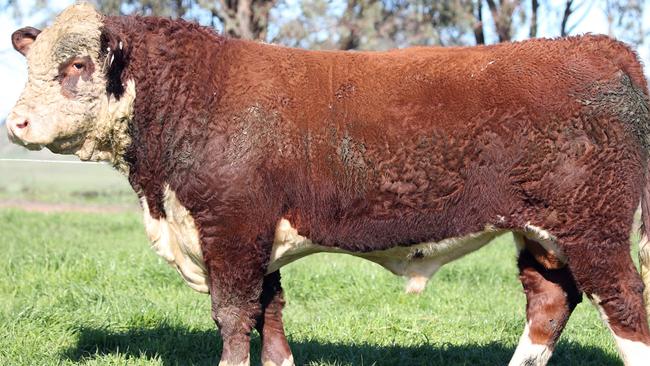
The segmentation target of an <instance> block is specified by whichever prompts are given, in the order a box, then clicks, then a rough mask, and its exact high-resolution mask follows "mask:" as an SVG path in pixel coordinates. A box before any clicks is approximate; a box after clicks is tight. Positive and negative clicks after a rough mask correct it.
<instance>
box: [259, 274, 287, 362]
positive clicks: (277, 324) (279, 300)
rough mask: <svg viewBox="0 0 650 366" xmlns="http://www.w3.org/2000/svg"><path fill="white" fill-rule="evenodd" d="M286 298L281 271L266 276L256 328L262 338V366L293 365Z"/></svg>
mask: <svg viewBox="0 0 650 366" xmlns="http://www.w3.org/2000/svg"><path fill="white" fill-rule="evenodd" d="M283 307H284V298H283V294H282V286H281V285H280V271H275V272H273V273H271V274H269V275H267V276H266V277H264V285H263V290H262V314H261V315H260V317H259V318H258V321H257V324H256V325H255V328H256V329H257V331H258V332H259V334H260V337H261V338H262V366H293V365H294V363H293V355H292V354H291V349H290V348H289V343H288V342H287V339H286V337H285V335H284V325H283V324H282V308H283Z"/></svg>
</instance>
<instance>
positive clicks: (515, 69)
mask: <svg viewBox="0 0 650 366" xmlns="http://www.w3.org/2000/svg"><path fill="white" fill-rule="evenodd" d="M12 41H13V44H14V47H15V48H16V49H17V50H18V51H19V52H21V53H22V54H24V55H26V56H27V62H28V66H29V79H28V82H27V85H26V87H25V90H24V91H23V93H22V95H21V97H20V99H19V101H18V102H17V104H16V106H15V108H14V109H13V111H12V112H11V114H10V116H9V118H8V120H7V127H8V130H9V136H10V137H11V139H12V140H13V141H15V142H17V143H19V144H22V145H24V146H26V147H28V148H34V149H38V148H41V147H47V148H49V149H50V150H52V151H54V152H57V153H65V154H76V155H77V156H79V157H80V158H81V159H82V160H103V161H109V162H111V163H112V164H113V165H114V166H115V167H116V168H117V169H118V170H119V171H121V172H122V173H124V174H125V175H127V176H128V179H129V182H130V183H131V185H132V186H133V189H134V190H135V192H137V194H138V196H139V197H140V199H141V202H142V207H143V210H144V222H145V226H146V231H147V233H148V235H149V238H150V239H151V242H152V245H153V248H154V249H155V250H156V251H157V252H158V254H160V255H161V256H163V257H164V258H165V259H166V260H167V261H169V263H170V264H172V265H173V266H175V267H176V268H177V269H178V271H179V272H180V274H181V275H182V277H183V279H184V280H185V281H187V283H188V284H189V285H190V286H191V287H192V288H194V289H195V290H198V291H201V292H206V293H209V294H210V296H211V299H212V316H213V318H214V320H215V322H216V324H217V325H218V327H219V330H220V332H221V336H222V339H223V353H222V355H221V363H220V364H221V365H246V364H248V363H249V340H250V333H251V331H252V329H253V328H256V329H257V330H258V332H259V333H260V334H261V336H262V342H263V345H262V361H263V363H264V365H285V366H286V365H292V364H293V357H292V355H291V351H290V349H289V345H288V343H287V340H286V339H285V336H284V330H283V326H282V315H281V311H282V307H283V305H284V300H283V296H282V288H281V286H280V274H279V269H280V267H282V266H283V265H286V264H287V263H290V262H292V261H294V260H296V259H298V258H300V257H303V256H305V255H308V254H311V253H315V252H340V253H348V254H353V255H355V256H359V257H363V258H367V259H369V260H371V261H373V262H376V263H379V264H380V265H382V266H384V267H386V268H387V269H389V270H390V271H392V272H394V273H396V274H399V275H403V276H406V277H408V278H410V281H409V289H410V290H411V291H419V290H421V288H422V286H423V285H424V283H426V281H427V280H428V279H429V278H430V277H431V276H432V275H433V274H434V272H436V270H438V269H439V268H440V267H441V266H442V265H444V264H445V263H448V262H450V261H452V260H454V259H457V258H459V257H461V256H463V255H464V254H466V253H468V252H471V251H473V250H476V249H478V248H480V247H481V246H483V245H484V244H486V243H487V242H488V241H490V239H492V238H493V237H495V236H496V235H499V234H501V233H505V232H512V233H514V237H515V241H516V243H517V245H518V248H519V250H520V255H519V260H518V264H519V269H520V279H521V281H522V284H523V287H524V291H525V294H526V297H527V301H528V305H527V307H526V311H527V323H526V327H525V331H524V334H523V335H522V337H521V341H520V343H519V346H518V347H517V349H516V351H515V354H514V356H513V358H512V360H511V364H513V365H524V364H525V365H543V364H546V362H547V361H548V359H549V357H550V356H551V353H552V351H553V349H554V346H555V344H556V341H557V339H558V337H559V336H560V333H561V332H562V329H563V328H564V326H565V324H566V322H567V320H568V318H569V315H570V314H571V312H572V310H573V309H574V307H575V306H576V304H578V303H579V302H580V301H581V298H582V294H583V293H585V294H586V295H587V297H588V298H589V299H590V300H591V301H592V302H593V303H594V304H595V306H596V307H597V308H598V309H599V310H600V312H601V313H602V316H603V319H604V320H605V323H606V324H607V325H608V326H609V328H610V329H611V331H612V333H613V335H614V338H615V339H616V344H617V345H618V349H619V351H620V354H621V356H622V358H623V359H624V360H625V362H626V364H628V365H641V364H647V360H650V332H649V331H648V322H647V316H646V311H645V310H644V305H643V297H642V293H643V289H644V283H643V282H642V279H641V278H640V276H639V274H638V273H637V271H636V270H635V267H634V265H633V262H632V259H631V256H630V240H629V239H630V231H631V229H632V222H633V216H634V213H635V210H636V208H637V207H638V205H639V203H640V202H641V207H642V212H643V221H644V224H645V229H644V241H643V243H642V248H643V249H642V253H643V254H645V255H647V254H648V253H649V252H650V246H648V245H646V243H647V235H648V231H649V230H650V215H649V214H650V206H649V203H650V184H649V183H648V182H649V177H648V168H647V167H648V165H647V160H648V146H649V142H650V141H649V140H648V136H649V135H650V131H649V127H650V112H649V110H648V105H649V103H648V100H649V99H648V90H647V86H646V81H645V79H644V76H643V74H642V70H641V66H640V64H639V62H638V61H637V59H636V56H635V54H634V53H633V52H632V51H631V50H630V49H629V48H628V47H627V46H625V45H624V44H622V43H619V42H617V41H614V40H612V39H609V38H607V37H601V36H584V37H572V38H567V39H558V40H532V41H526V42H520V43H509V44H502V45H496V46H488V47H467V48H411V49H405V50H396V51H390V52H311V51H304V50H298V49H289V48H284V47H278V46H273V45H266V44H261V43H254V42H248V41H240V40H234V39H228V38H225V37H222V36H220V35H218V34H215V33H214V32H213V31H212V30H210V29H207V28H203V27H200V26H198V25H196V24H192V23H188V22H184V21H181V20H169V19H161V18H151V17H139V16H134V17H104V16H102V15H100V14H98V13H97V12H96V11H95V10H94V9H93V8H92V7H91V6H89V5H83V4H82V5H75V6H72V7H70V8H68V9H67V10H65V11H64V12H63V13H62V14H61V15H59V16H58V17H57V19H56V21H55V22H54V23H53V25H52V26H51V27H49V28H47V29H46V30H44V31H43V32H40V31H39V30H37V29H34V28H22V29H19V30H18V31H16V32H15V33H14V34H13V35H12ZM644 258H645V257H644ZM642 265H643V266H646V265H647V260H646V259H644V261H643V262H642Z"/></svg>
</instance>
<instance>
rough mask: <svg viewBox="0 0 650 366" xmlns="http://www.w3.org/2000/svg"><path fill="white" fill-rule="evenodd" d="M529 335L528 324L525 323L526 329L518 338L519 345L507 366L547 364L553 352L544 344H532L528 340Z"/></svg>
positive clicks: (539, 365)
mask: <svg viewBox="0 0 650 366" xmlns="http://www.w3.org/2000/svg"><path fill="white" fill-rule="evenodd" d="M529 333H530V323H526V328H524V333H523V334H522V335H521V338H519V344H518V345H517V349H516V350H515V354H514V355H512V358H511V359H510V363H509V364H508V365H509V366H523V365H525V366H544V365H546V364H547V363H548V359H549V358H551V355H552V354H553V351H552V350H551V349H550V348H549V347H548V346H547V345H545V344H534V343H533V342H532V341H531V340H530V336H529Z"/></svg>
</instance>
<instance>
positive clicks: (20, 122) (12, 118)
mask: <svg viewBox="0 0 650 366" xmlns="http://www.w3.org/2000/svg"><path fill="white" fill-rule="evenodd" d="M5 122H6V123H7V131H8V133H9V138H10V139H11V140H12V141H14V142H16V140H18V139H20V135H21V134H22V133H23V131H24V130H25V129H26V128H27V126H29V121H28V120H26V119H25V118H20V117H19V116H17V115H16V114H15V113H12V114H10V115H9V117H7V120H6V121H5Z"/></svg>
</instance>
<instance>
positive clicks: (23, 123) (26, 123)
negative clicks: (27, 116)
mask: <svg viewBox="0 0 650 366" xmlns="http://www.w3.org/2000/svg"><path fill="white" fill-rule="evenodd" d="M28 124H29V121H28V120H24V121H23V122H21V123H16V128H18V129H22V128H25V127H27V125H28Z"/></svg>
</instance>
